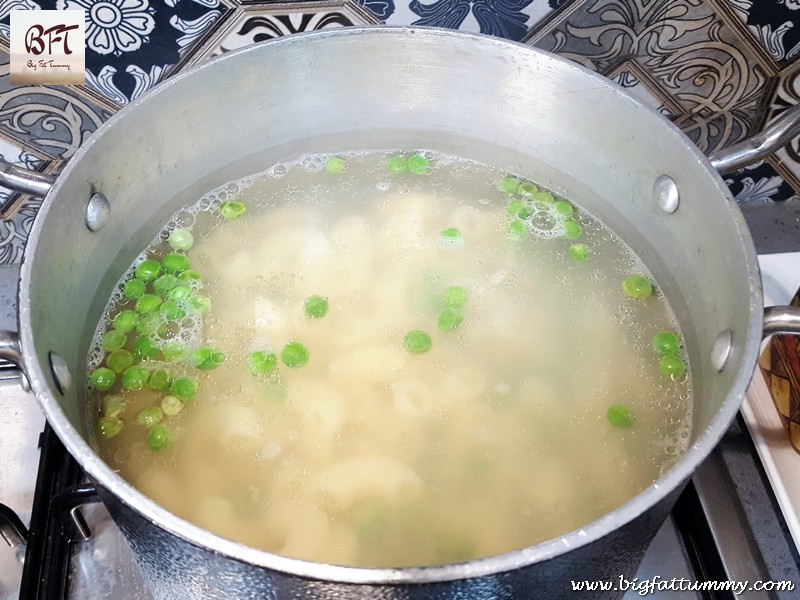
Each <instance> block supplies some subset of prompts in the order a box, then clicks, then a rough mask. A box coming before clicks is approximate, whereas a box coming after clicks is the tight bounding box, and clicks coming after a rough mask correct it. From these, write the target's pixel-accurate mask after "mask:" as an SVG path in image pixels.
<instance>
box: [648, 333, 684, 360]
mask: <svg viewBox="0 0 800 600" xmlns="http://www.w3.org/2000/svg"><path fill="white" fill-rule="evenodd" d="M680 349H681V340H680V338H679V337H678V334H677V333H675V332H674V331H659V332H658V333H657V334H655V335H654V336H653V350H655V351H656V352H658V353H659V354H660V355H661V356H675V355H677V354H678V352H679V351H680Z"/></svg>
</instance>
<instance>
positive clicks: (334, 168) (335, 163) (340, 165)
mask: <svg viewBox="0 0 800 600" xmlns="http://www.w3.org/2000/svg"><path fill="white" fill-rule="evenodd" d="M346 166H347V164H346V163H345V162H344V159H342V158H340V157H338V156H331V157H330V158H329V159H328V162H326V163H325V170H326V171H327V172H328V173H330V174H331V175H340V174H341V173H344V170H345V167H346Z"/></svg>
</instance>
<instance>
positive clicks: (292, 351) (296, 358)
mask: <svg viewBox="0 0 800 600" xmlns="http://www.w3.org/2000/svg"><path fill="white" fill-rule="evenodd" d="M308 359H309V356H308V350H307V349H306V347H305V346H304V345H303V344H301V343H300V342H289V343H288V344H286V345H285V346H284V347H283V350H281V360H282V361H283V364H285V365H286V366H287V367H289V368H291V369H297V368H299V367H303V366H305V365H306V364H307V363H308Z"/></svg>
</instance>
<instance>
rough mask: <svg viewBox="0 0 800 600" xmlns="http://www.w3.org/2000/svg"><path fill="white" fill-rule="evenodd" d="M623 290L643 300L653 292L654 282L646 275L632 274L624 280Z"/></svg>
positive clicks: (632, 296)
mask: <svg viewBox="0 0 800 600" xmlns="http://www.w3.org/2000/svg"><path fill="white" fill-rule="evenodd" d="M622 290H623V291H624V292H625V293H626V294H628V296H630V297H631V298H636V299H638V300H643V299H644V298H647V297H648V296H651V295H652V294H653V284H652V283H651V282H650V280H649V279H648V278H647V277H645V276H644V275H630V276H628V277H626V278H625V279H623V280H622Z"/></svg>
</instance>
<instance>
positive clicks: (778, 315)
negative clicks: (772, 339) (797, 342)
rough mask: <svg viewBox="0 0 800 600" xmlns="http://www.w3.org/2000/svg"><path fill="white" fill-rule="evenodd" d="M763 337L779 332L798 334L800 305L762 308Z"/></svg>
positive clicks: (799, 328)
mask: <svg viewBox="0 0 800 600" xmlns="http://www.w3.org/2000/svg"><path fill="white" fill-rule="evenodd" d="M763 332H764V334H763V335H764V338H768V337H769V336H771V335H776V334H780V333H790V334H795V335H800V307H797V306H768V307H766V308H765V309H764V329H763Z"/></svg>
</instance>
